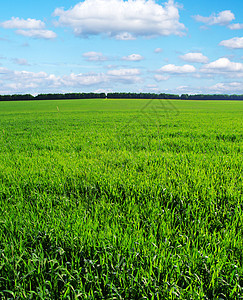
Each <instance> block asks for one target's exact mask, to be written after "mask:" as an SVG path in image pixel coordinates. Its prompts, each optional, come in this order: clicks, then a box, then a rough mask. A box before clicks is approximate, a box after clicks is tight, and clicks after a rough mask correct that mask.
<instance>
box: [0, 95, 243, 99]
mask: <svg viewBox="0 0 243 300" xmlns="http://www.w3.org/2000/svg"><path fill="white" fill-rule="evenodd" d="M105 98H107V99H179V100H180V99H181V100H243V95H236V94H234V95H227V94H213V95H212V94H195V95H188V94H182V95H175V94H166V93H161V94H156V93H107V94H105V93H67V94H39V95H37V96H33V95H30V94H25V95H20V94H16V95H0V101H23V100H60V99H105Z"/></svg>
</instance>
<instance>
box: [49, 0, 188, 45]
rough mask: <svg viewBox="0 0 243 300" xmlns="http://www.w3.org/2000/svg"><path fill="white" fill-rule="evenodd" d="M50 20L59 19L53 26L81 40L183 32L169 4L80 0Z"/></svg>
mask: <svg viewBox="0 0 243 300" xmlns="http://www.w3.org/2000/svg"><path fill="white" fill-rule="evenodd" d="M94 8H95V9H94ZM54 16H56V17H59V19H58V22H57V24H59V25H60V26H66V27H70V28H72V29H73V31H74V33H75V35H77V36H82V37H85V36H89V35H99V34H104V35H107V36H109V37H114V38H116V39H121V40H131V39H135V38H136V37H138V36H143V37H154V36H168V35H172V34H173V35H179V36H181V35H183V34H184V30H185V26H184V24H182V23H180V22H179V10H178V7H177V5H176V4H175V3H174V1H173V0H169V1H168V2H166V3H165V4H164V5H160V4H157V3H156V2H155V0H130V1H125V0H110V1H107V0H84V1H83V2H79V3H78V4H77V5H75V6H74V7H72V8H70V9H68V10H66V11H65V10H64V9H63V8H57V9H56V10H55V11H54Z"/></svg>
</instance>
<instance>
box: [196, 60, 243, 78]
mask: <svg viewBox="0 0 243 300" xmlns="http://www.w3.org/2000/svg"><path fill="white" fill-rule="evenodd" d="M201 72H204V73H208V74H221V75H224V76H229V77H243V63H238V62H232V61H230V60H229V59H228V58H226V57H222V58H219V59H217V60H215V61H213V62H211V63H209V64H206V65H204V66H203V68H202V69H201Z"/></svg>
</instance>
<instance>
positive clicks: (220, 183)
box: [0, 99, 243, 299]
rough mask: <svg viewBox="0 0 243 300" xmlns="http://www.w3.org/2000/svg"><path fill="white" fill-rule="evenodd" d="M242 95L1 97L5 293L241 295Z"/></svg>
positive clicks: (0, 264) (0, 241)
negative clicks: (190, 97)
mask: <svg viewBox="0 0 243 300" xmlns="http://www.w3.org/2000/svg"><path fill="white" fill-rule="evenodd" d="M242 120H243V102H237V101H182V100H119V99H116V100H114V99H109V100H107V99H104V100H103V99H99V100H93V99H89V100H59V101H56V100H52V101H23V102H22V101H21V102H14V101H13V102H0V201H1V205H0V298H3V299H243V296H242V295H243V239H242V236H243V232H242V231H243V228H242V224H243V167H242V152H243V131H242V125H243V121H242Z"/></svg>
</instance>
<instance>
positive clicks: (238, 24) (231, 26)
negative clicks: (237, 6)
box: [228, 23, 243, 30]
mask: <svg viewBox="0 0 243 300" xmlns="http://www.w3.org/2000/svg"><path fill="white" fill-rule="evenodd" d="M228 27H229V29H231V30H238V29H243V23H242V24H240V23H236V24H230V25H229V26H228Z"/></svg>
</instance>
